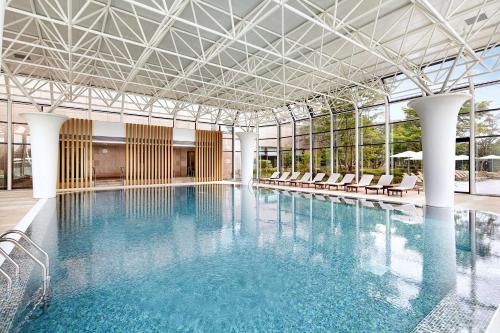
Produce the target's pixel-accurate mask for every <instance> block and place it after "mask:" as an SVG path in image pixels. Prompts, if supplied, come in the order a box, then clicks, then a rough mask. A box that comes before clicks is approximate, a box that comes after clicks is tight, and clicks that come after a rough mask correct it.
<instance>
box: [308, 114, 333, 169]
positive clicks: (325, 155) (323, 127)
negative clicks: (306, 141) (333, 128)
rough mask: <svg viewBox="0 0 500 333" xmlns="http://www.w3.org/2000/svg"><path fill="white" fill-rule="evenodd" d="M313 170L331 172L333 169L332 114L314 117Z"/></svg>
mask: <svg viewBox="0 0 500 333" xmlns="http://www.w3.org/2000/svg"><path fill="white" fill-rule="evenodd" d="M312 126H313V130H312V132H313V172H314V173H315V174H316V173H320V172H323V173H330V171H331V163H330V162H331V149H330V143H331V140H330V137H331V133H330V116H329V115H328V116H323V117H318V118H313V120H312Z"/></svg>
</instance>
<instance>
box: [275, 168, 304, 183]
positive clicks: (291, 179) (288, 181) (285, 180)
mask: <svg viewBox="0 0 500 333" xmlns="http://www.w3.org/2000/svg"><path fill="white" fill-rule="evenodd" d="M299 176H300V172H298V171H296V172H294V173H292V175H291V176H290V178H288V179H283V180H282V179H280V180H278V181H277V182H278V185H288V184H290V181H293V180H297V178H299Z"/></svg>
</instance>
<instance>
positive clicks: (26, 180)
mask: <svg viewBox="0 0 500 333" xmlns="http://www.w3.org/2000/svg"><path fill="white" fill-rule="evenodd" d="M36 111H37V110H36V108H35V107H34V106H32V105H30V104H17V103H13V104H12V188H30V187H32V182H31V142H30V140H31V138H30V130H29V126H28V124H27V123H26V121H25V120H24V118H23V117H21V115H20V114H21V113H23V112H36Z"/></svg>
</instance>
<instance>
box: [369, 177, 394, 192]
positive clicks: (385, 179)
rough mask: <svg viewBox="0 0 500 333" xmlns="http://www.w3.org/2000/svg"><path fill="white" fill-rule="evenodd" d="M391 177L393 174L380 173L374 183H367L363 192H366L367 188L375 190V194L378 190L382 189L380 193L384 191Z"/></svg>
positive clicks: (389, 183)
mask: <svg viewBox="0 0 500 333" xmlns="http://www.w3.org/2000/svg"><path fill="white" fill-rule="evenodd" d="M393 178H394V176H393V175H382V176H381V177H380V179H379V180H378V182H377V184H376V185H368V186H366V187H365V193H368V190H372V191H377V194H378V191H379V190H382V193H384V190H385V189H386V188H387V187H388V186H390V185H391V182H392V179H393Z"/></svg>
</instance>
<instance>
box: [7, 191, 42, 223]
mask: <svg viewBox="0 0 500 333" xmlns="http://www.w3.org/2000/svg"><path fill="white" fill-rule="evenodd" d="M32 193H33V192H32V191H31V190H13V191H0V232H1V231H5V230H8V229H12V228H14V227H15V226H16V224H17V223H18V222H19V220H21V219H22V218H23V216H24V215H26V213H27V212H28V211H29V210H30V209H31V207H33V206H34V205H35V203H36V202H37V201H38V200H37V199H33V198H32Z"/></svg>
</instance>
